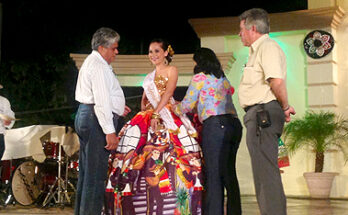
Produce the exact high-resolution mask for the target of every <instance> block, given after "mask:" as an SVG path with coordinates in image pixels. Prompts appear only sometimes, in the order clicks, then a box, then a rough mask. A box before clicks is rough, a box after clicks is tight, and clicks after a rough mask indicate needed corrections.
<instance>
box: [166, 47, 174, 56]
mask: <svg viewBox="0 0 348 215" xmlns="http://www.w3.org/2000/svg"><path fill="white" fill-rule="evenodd" d="M167 52H168V54H169V56H170V57H172V56H173V55H174V50H173V48H172V46H171V45H168V48H167Z"/></svg>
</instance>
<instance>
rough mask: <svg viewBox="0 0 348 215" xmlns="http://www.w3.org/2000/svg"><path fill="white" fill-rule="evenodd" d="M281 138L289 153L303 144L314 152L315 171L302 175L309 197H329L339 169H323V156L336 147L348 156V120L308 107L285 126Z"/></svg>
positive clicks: (292, 152) (345, 156)
mask: <svg viewBox="0 0 348 215" xmlns="http://www.w3.org/2000/svg"><path fill="white" fill-rule="evenodd" d="M284 142H285V145H286V148H287V150H288V152H289V154H290V155H293V154H294V153H295V152H296V151H298V150H299V149H301V148H304V147H306V146H308V147H309V149H311V150H312V151H313V152H314V153H315V171H314V172H307V173H304V177H305V178H306V181H307V185H308V189H309V193H310V195H311V197H312V198H329V195H330V191H331V186H332V181H333V179H334V177H335V175H337V174H338V173H333V172H323V167H324V156H325V152H328V151H331V150H337V151H340V152H342V153H343V155H344V158H345V159H346V160H347V158H348V150H347V148H348V120H346V119H344V118H342V117H341V116H338V115H336V114H335V113H333V112H330V111H325V112H324V111H321V112H313V111H307V112H306V113H305V115H304V116H303V117H302V118H300V119H295V120H293V121H292V122H290V123H289V124H287V125H286V126H285V128H284ZM322 182H325V183H326V185H323V184H321V183H322Z"/></svg>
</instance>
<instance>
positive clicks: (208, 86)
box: [174, 72, 237, 122]
mask: <svg viewBox="0 0 348 215" xmlns="http://www.w3.org/2000/svg"><path fill="white" fill-rule="evenodd" d="M233 93H234V88H233V87H232V86H231V84H230V82H229V81H228V80H227V78H226V77H221V78H219V79H217V78H216V77H215V76H214V75H206V74H204V73H203V72H201V73H198V74H196V75H194V76H193V78H192V80H191V83H190V86H189V87H188V89H187V92H186V95H185V97H184V99H183V100H182V101H181V103H180V104H178V105H177V106H176V108H175V110H174V112H175V113H176V114H183V113H188V112H191V111H192V110H193V109H194V108H195V107H196V106H197V111H198V117H199V120H200V121H201V122H203V121H204V120H205V119H208V118H209V117H210V116H216V115H223V114H233V115H235V116H237V114H236V109H235V107H234V105H233V101H232V94H233Z"/></svg>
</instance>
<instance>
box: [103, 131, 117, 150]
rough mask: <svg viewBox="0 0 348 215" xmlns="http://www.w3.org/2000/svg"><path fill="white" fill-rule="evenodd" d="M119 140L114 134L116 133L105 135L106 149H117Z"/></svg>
mask: <svg viewBox="0 0 348 215" xmlns="http://www.w3.org/2000/svg"><path fill="white" fill-rule="evenodd" d="M119 142H120V140H119V138H118V137H117V136H116V133H111V134H107V135H106V146H105V149H107V150H115V149H117V146H118V143H119Z"/></svg>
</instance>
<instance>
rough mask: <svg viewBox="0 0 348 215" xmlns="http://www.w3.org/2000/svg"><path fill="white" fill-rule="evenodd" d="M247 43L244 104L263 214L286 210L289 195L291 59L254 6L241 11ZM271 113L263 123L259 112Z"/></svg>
mask: <svg viewBox="0 0 348 215" xmlns="http://www.w3.org/2000/svg"><path fill="white" fill-rule="evenodd" d="M239 18H240V32H239V36H240V37H241V40H242V43H243V45H244V46H247V47H250V53H249V59H248V62H247V64H246V65H245V68H244V72H243V77H242V81H241V83H240V86H239V92H238V96H239V103H240V105H241V106H242V108H243V109H244V110H245V112H246V114H245V116H244V125H245V127H246V128H247V139H246V141H247V146H248V149H249V153H250V157H251V163H252V170H253V176H254V184H255V191H256V197H257V201H258V204H259V208H260V211H261V215H286V197H285V194H284V190H283V185H282V181H281V177H280V172H279V168H278V138H279V137H280V136H281V134H282V132H283V126H284V122H285V121H286V122H289V121H290V120H291V118H290V115H291V114H295V110H294V108H293V107H291V106H290V105H289V103H288V96H287V90H286V59H285V54H284V52H283V50H282V49H281V48H280V46H279V45H278V44H277V43H276V42H275V41H274V40H272V39H271V38H270V37H269V35H268V33H269V18H268V14H267V12H266V11H265V10H263V9H257V8H254V9H250V10H247V11H245V12H244V13H243V14H242V15H240V17H239ZM261 111H263V113H266V114H264V116H265V115H266V116H267V115H268V116H269V120H268V121H269V122H270V123H268V124H265V125H262V124H260V123H258V120H257V117H258V116H257V115H259V116H261V114H260V112H261Z"/></svg>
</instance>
